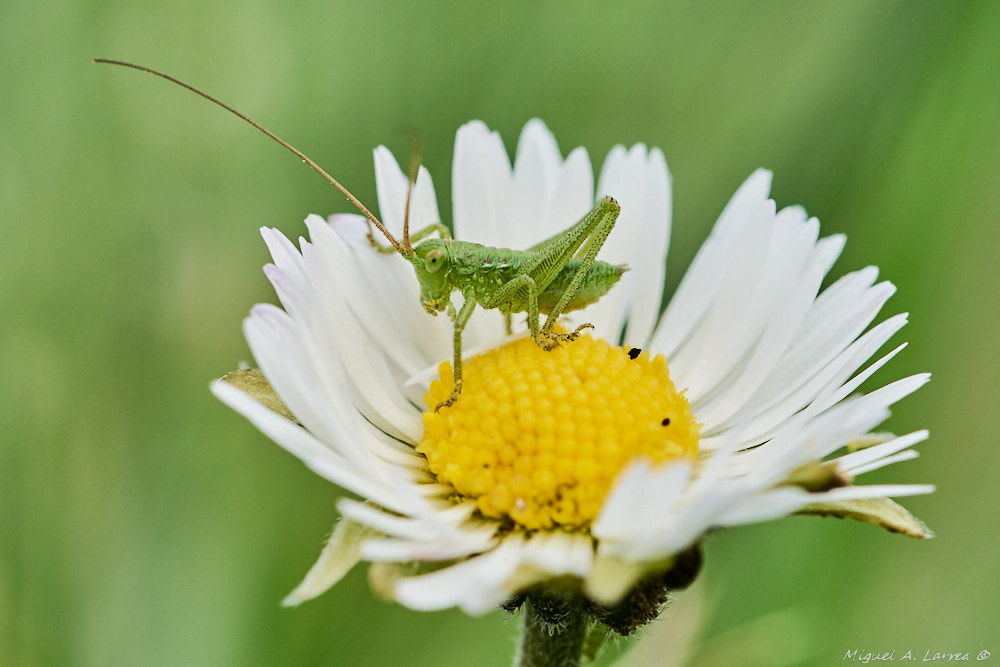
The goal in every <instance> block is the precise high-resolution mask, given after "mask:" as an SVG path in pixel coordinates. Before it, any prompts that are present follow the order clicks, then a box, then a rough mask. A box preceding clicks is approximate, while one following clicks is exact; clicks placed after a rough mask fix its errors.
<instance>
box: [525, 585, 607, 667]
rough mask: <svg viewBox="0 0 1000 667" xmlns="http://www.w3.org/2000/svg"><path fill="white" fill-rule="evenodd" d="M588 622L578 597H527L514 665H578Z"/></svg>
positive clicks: (535, 666)
mask: <svg viewBox="0 0 1000 667" xmlns="http://www.w3.org/2000/svg"><path fill="white" fill-rule="evenodd" d="M589 624H590V618H589V616H588V615H587V613H586V612H585V611H584V608H583V604H582V601H581V600H579V599H576V598H571V599H564V598H554V597H548V596H539V595H530V596H528V599H527V600H525V602H524V605H523V606H522V607H521V641H520V645H519V646H518V651H517V657H516V658H515V660H514V665H515V667H579V665H580V664H581V662H582V655H583V648H584V639H585V638H586V636H587V627H588V625H589Z"/></svg>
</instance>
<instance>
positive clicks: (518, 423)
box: [417, 335, 699, 530]
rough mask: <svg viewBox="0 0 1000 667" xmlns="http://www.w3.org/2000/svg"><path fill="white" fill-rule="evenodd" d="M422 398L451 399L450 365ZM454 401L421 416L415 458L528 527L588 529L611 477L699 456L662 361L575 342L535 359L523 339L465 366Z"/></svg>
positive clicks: (691, 424) (691, 425)
mask: <svg viewBox="0 0 1000 667" xmlns="http://www.w3.org/2000/svg"><path fill="white" fill-rule="evenodd" d="M439 372H440V376H441V379H439V380H435V381H434V382H433V383H432V384H431V387H430V390H429V391H428V392H427V394H426V395H425V396H424V401H425V402H426V403H427V405H428V406H436V405H437V404H438V403H440V402H442V401H444V400H445V399H447V398H448V397H449V395H450V394H451V390H452V387H453V386H454V384H453V383H454V381H453V379H452V372H451V364H449V363H447V362H445V363H442V364H441V366H440V368H439ZM463 376H464V383H463V387H462V393H461V394H460V395H459V397H458V400H457V401H456V402H455V404H454V405H452V406H450V407H445V408H442V409H441V410H440V411H438V412H434V410H433V409H431V410H428V411H427V412H425V413H424V436H423V438H422V440H421V441H420V445H419V446H418V447H417V451H418V452H420V453H422V454H423V455H424V456H426V457H427V461H428V464H429V467H430V470H431V472H433V473H434V474H435V475H436V476H437V478H438V480H439V481H440V482H443V483H446V484H450V485H451V486H452V487H454V489H455V491H456V492H457V493H458V494H460V495H461V496H465V497H468V498H475V499H476V502H477V504H478V507H479V511H480V512H481V513H482V514H483V515H484V516H486V517H490V518H494V519H505V518H509V519H510V520H512V521H513V522H514V523H515V524H517V525H519V526H521V527H522V528H525V529H528V530H537V529H546V528H553V527H562V528H567V529H586V528H587V527H588V526H589V524H590V523H591V522H592V521H593V520H594V518H595V517H596V516H597V513H598V511H599V510H600V508H601V505H602V503H603V502H604V497H605V496H606V495H607V493H608V490H609V489H610V488H611V484H612V482H613V481H614V479H615V476H616V475H617V474H618V472H619V471H620V470H621V469H622V468H623V467H624V466H625V464H627V463H628V462H629V461H630V460H632V459H633V458H635V457H638V456H642V457H645V458H647V459H649V460H652V461H654V462H656V463H661V462H664V461H668V460H670V459H673V458H675V457H678V456H685V457H694V456H695V455H696V454H697V452H698V429H699V425H698V424H697V423H695V421H694V417H693V415H692V414H691V407H690V405H689V404H688V401H687V399H685V398H684V396H683V395H682V394H681V393H680V392H678V391H677V389H676V388H675V387H674V384H673V382H671V381H670V376H669V374H668V372H667V362H666V360H665V359H664V358H663V356H662V355H657V356H656V357H654V358H652V359H650V358H649V354H648V353H647V352H642V353H638V351H637V350H635V349H632V350H631V351H629V350H627V349H625V348H621V347H612V346H611V345H609V344H608V343H607V342H605V341H603V340H594V339H592V338H591V337H590V336H587V335H584V336H581V337H580V338H578V339H577V340H575V341H573V342H569V343H563V344H562V345H560V346H559V347H557V348H556V349H554V350H552V351H548V352H546V351H543V350H542V349H541V348H540V347H539V346H538V345H536V344H535V342H534V340H532V339H531V338H525V339H521V340H518V341H515V342H513V343H510V344H508V345H505V346H504V347H501V348H498V349H496V350H492V351H490V352H488V353H486V354H484V355H480V356H478V357H474V358H472V359H470V360H468V361H467V362H465V364H464V367H463Z"/></svg>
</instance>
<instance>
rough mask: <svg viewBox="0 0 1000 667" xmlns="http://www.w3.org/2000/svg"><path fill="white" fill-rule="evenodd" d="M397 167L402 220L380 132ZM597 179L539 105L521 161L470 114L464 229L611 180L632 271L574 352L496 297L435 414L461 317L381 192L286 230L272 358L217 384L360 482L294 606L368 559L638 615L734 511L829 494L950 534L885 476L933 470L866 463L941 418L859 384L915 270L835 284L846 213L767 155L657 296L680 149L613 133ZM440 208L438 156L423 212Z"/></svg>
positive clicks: (579, 206)
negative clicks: (831, 223)
mask: <svg viewBox="0 0 1000 667" xmlns="http://www.w3.org/2000/svg"><path fill="white" fill-rule="evenodd" d="M375 175H376V182H377V185H378V200H379V210H380V211H381V213H382V216H383V222H384V224H385V225H386V227H387V228H388V229H389V230H390V231H391V232H393V233H394V234H396V235H398V236H401V235H402V233H401V232H402V228H403V218H404V212H405V208H406V201H407V185H408V179H407V177H406V176H404V174H403V172H402V171H401V170H400V168H399V166H398V165H397V163H396V161H395V160H394V159H393V157H392V155H391V154H390V153H389V151H388V150H387V149H385V148H384V147H380V148H378V149H376V150H375ZM593 179H594V177H593V171H592V168H591V164H590V160H589V158H588V155H587V153H586V151H585V150H584V149H582V148H577V149H575V150H573V151H572V152H570V153H569V155H568V156H567V157H566V158H565V159H564V158H563V157H562V155H561V153H560V151H559V149H558V147H557V145H556V141H555V139H554V138H553V136H552V134H551V133H550V132H549V131H548V129H547V128H546V127H545V125H544V124H543V123H542V122H541V121H538V120H533V121H531V122H529V123H528V124H527V125H526V126H525V128H524V130H523V132H522V134H521V138H520V141H519V143H518V146H517V153H516V158H515V160H514V164H513V167H511V163H510V160H509V158H508V156H507V152H506V150H505V148H504V145H503V143H502V142H501V139H500V137H499V135H498V134H496V133H495V132H490V131H489V130H488V129H487V127H486V126H485V125H484V124H483V123H481V122H478V121H474V122H471V123H468V124H467V125H464V126H463V127H462V128H460V129H459V131H458V135H457V138H456V144H455V156H454V166H453V221H454V232H455V238H457V239H460V240H464V241H476V242H478V243H482V244H484V245H487V246H495V247H499V248H529V247H531V246H532V245H534V244H537V243H539V242H540V241H542V240H543V239H546V238H549V237H551V236H552V235H553V234H556V233H558V232H560V231H561V230H564V229H566V228H567V227H569V226H570V225H572V224H573V223H574V222H576V221H577V220H579V219H580V218H581V217H582V216H583V215H584V214H585V213H586V212H587V211H589V210H590V209H591V208H592V207H593V206H594V202H595V201H596V200H598V199H600V198H601V197H604V196H605V195H610V196H612V197H614V198H615V199H616V200H617V201H618V202H619V203H620V205H621V214H620V217H619V219H618V221H617V223H616V226H615V228H614V229H613V231H612V232H611V235H610V237H609V238H608V239H607V242H606V243H605V245H604V246H603V248H602V249H601V253H600V255H599V258H600V259H601V260H602V261H605V262H610V263H614V264H627V265H628V269H629V270H628V271H627V272H626V273H625V274H624V275H623V276H622V277H621V280H620V281H619V283H618V284H617V285H615V286H614V287H613V288H611V289H610V291H608V293H607V294H605V295H604V296H603V297H602V298H600V300H599V301H597V302H596V303H594V304H593V305H591V306H589V307H587V308H585V309H583V310H580V311H576V312H573V313H571V314H570V316H571V324H570V326H573V325H575V324H580V323H584V322H586V323H592V324H593V325H594V330H593V332H592V334H593V335H592V336H591V335H585V336H581V337H580V338H579V339H578V340H576V341H574V342H571V343H564V344H562V345H561V346H559V347H558V348H556V349H555V350H553V351H548V352H546V351H542V350H541V349H540V348H539V347H538V345H536V344H535V343H534V341H533V340H532V339H531V338H530V337H527V336H526V335H525V333H524V332H523V331H521V332H520V333H519V332H518V328H519V327H520V328H521V329H524V328H525V327H524V322H523V317H521V316H520V315H515V316H514V318H513V321H514V328H515V332H514V333H513V334H510V333H509V332H508V330H507V327H506V324H505V321H504V317H503V316H502V315H501V314H499V313H498V312H496V311H483V310H482V309H477V311H476V312H475V314H474V315H473V316H472V319H471V321H470V322H469V324H468V326H467V327H466V329H465V332H464V349H465V350H467V351H468V354H467V355H466V359H467V361H466V362H465V364H464V368H465V375H464V377H465V384H464V386H463V389H462V393H461V394H460V396H459V398H458V400H457V402H456V403H455V404H454V405H452V406H449V407H445V408H443V409H441V410H439V411H434V410H428V409H427V407H426V406H427V405H430V406H435V405H437V404H438V402H440V401H441V400H443V398H445V397H447V396H448V395H449V393H450V391H451V388H452V384H451V383H452V379H451V369H450V364H449V363H447V362H443V363H442V360H446V359H450V356H451V351H452V336H453V332H452V324H451V322H450V321H448V318H447V317H437V318H433V317H430V316H429V315H428V314H427V312H425V310H424V308H423V307H422V306H421V302H420V293H419V286H418V283H417V281H416V279H415V278H414V274H413V271H412V268H411V267H410V266H409V263H408V262H406V261H403V260H402V259H401V258H400V257H398V256H396V255H395V254H387V253H383V252H378V251H377V250H376V248H375V247H373V245H372V243H371V242H370V239H369V237H368V224H367V221H366V220H365V219H364V218H362V217H361V216H359V215H334V216H332V217H331V218H330V219H329V220H324V219H322V218H320V217H318V216H310V217H309V218H307V219H306V227H307V228H308V230H309V239H308V240H306V239H300V240H299V244H298V248H296V246H295V245H294V244H293V243H292V242H291V241H290V240H288V239H287V238H285V237H284V236H283V235H282V234H281V233H280V232H278V231H277V230H274V229H267V228H265V229H263V230H262V234H263V237H264V240H265V242H266V243H267V246H268V248H269V250H270V252H271V256H272V257H273V263H272V264H268V265H267V266H266V267H265V269H264V270H265V273H266V274H267V277H268V278H269V279H270V281H271V283H272V284H273V285H274V288H275V290H276V292H277V294H278V298H279V299H280V302H281V307H277V306H274V305H269V304H262V305H257V306H255V307H254V308H253V310H252V311H251V313H250V316H249V317H248V318H247V319H246V321H245V323H244V331H245V334H246V338H247V341H248V342H249V345H250V348H251V349H252V351H253V354H254V357H255V359H256V361H257V363H258V364H259V367H260V370H259V371H255V370H251V371H242V372H237V373H234V374H231V375H229V376H227V377H226V378H223V379H221V380H218V381H216V382H215V383H214V384H213V385H212V390H213V391H214V392H215V394H216V395H217V396H218V397H219V398H220V399H221V400H222V401H224V402H225V403H226V404H228V405H229V406H230V407H232V408H233V409H235V410H236V411H237V412H239V413H240V414H242V415H243V416H244V417H246V418H247V419H249V420H250V421H251V422H252V423H253V424H254V425H256V426H257V427H258V428H259V429H260V430H261V431H263V432H264V433H265V434H267V435H268V436H269V437H270V438H272V439H273V440H274V441H275V442H277V443H278V444H279V445H281V446H282V447H284V448H285V449H287V450H288V451H289V452H291V453H292V454H294V455H295V456H297V457H298V458H299V459H301V460H302V461H303V462H304V463H305V464H306V465H307V466H309V467H310V468H311V469H312V470H313V471H315V472H316V473H317V474H319V475H321V476H322V477H324V478H326V479H327V480H329V481H331V482H333V483H334V484H336V485H338V486H340V487H341V488H343V489H345V490H347V491H350V492H352V493H353V494H356V495H357V496H358V498H359V499H354V498H343V499H341V500H340V501H339V503H338V509H339V511H340V514H341V519H340V521H339V522H338V523H337V525H336V526H335V528H334V530H333V533H332V535H331V537H330V539H329V541H328V543H327V545H326V547H325V549H324V550H323V551H322V553H321V555H320V558H319V561H318V562H317V563H316V565H315V566H314V567H313V568H312V570H311V571H310V572H309V573H308V575H307V576H306V578H305V580H304V581H303V582H302V584H301V585H300V586H299V587H298V588H296V589H295V590H294V591H293V592H292V593H291V594H290V595H289V597H288V598H287V600H286V603H288V604H297V603H299V602H302V601H303V600H306V599H309V598H311V597H313V596H315V595H318V594H319V593H321V592H323V591H324V590H326V589H327V588H329V587H330V586H332V585H333V584H334V583H336V582H337V581H338V580H339V579H340V578H341V577H342V576H343V575H344V574H345V573H346V572H347V571H348V570H349V569H350V568H351V567H353V566H354V565H355V564H356V563H358V562H360V561H362V560H365V561H369V562H370V563H371V567H370V568H369V577H370V580H371V582H372V585H373V586H374V587H375V589H376V590H377V591H378V592H379V593H380V594H383V595H386V596H389V597H391V598H392V599H395V600H397V601H399V602H400V603H402V604H404V605H406V606H408V607H411V608H413V609H419V610H434V609H444V608H448V607H453V606H457V607H460V608H461V609H463V610H465V611H466V612H468V613H470V614H482V613H484V612H486V611H488V610H491V609H495V608H497V607H498V606H506V607H507V608H509V609H510V608H514V607H516V606H517V605H518V604H519V603H521V602H523V601H524V600H525V599H528V600H529V601H533V603H534V607H535V612H536V613H538V614H539V615H540V616H542V617H543V621H549V622H553V623H555V621H553V620H552V618H549V617H551V616H553V615H556V616H557V615H558V614H557V613H556V612H552V610H551V609H549V610H548V611H546V604H545V600H546V599H547V598H545V597H544V596H543V595H541V594H538V593H537V592H538V591H559V594H560V595H563V598H562V599H564V600H570V599H572V600H575V601H576V602H574V603H573V604H578V605H581V606H580V608H581V609H583V610H584V611H585V615H586V616H587V617H589V618H591V619H596V620H597V621H600V622H602V623H604V624H605V625H607V626H608V627H610V628H611V629H612V630H615V631H617V632H619V633H620V634H628V633H629V632H631V631H632V630H633V629H634V628H635V627H638V625H641V623H643V622H645V621H647V620H650V619H651V618H652V617H655V614H656V612H657V611H658V609H659V607H658V605H659V604H660V603H662V601H663V599H664V596H663V594H662V593H663V592H664V591H666V590H669V589H673V588H680V587H683V586H684V585H686V584H687V583H689V582H690V580H691V579H692V578H693V576H694V574H695V573H696V572H697V569H698V565H699V564H700V551H699V550H698V545H699V544H700V542H701V540H702V539H703V538H704V537H705V535H706V534H707V533H709V532H711V531H714V530H716V529H718V528H722V527H727V526H735V525H740V524H746V523H751V522H757V521H766V520H770V519H776V518H779V517H783V516H786V515H789V514H793V513H811V514H819V515H828V516H841V517H852V518H856V519H860V520H863V521H868V522H872V523H876V524H878V525H881V526H883V527H885V528H887V529H889V530H892V531H896V532H902V533H905V534H908V535H912V536H916V537H928V536H929V535H930V534H929V531H927V529H926V528H925V527H924V526H923V524H921V523H920V522H919V521H918V520H916V519H915V518H914V517H912V516H911V515H910V514H909V513H908V512H907V511H906V510H904V509H903V508H902V507H901V506H899V505H897V504H896V503H894V502H893V501H891V500H889V499H888V498H889V497H899V496H908V495H913V494H923V493H929V492H931V491H932V490H933V487H931V486H926V485H858V484H856V483H855V480H856V479H857V478H858V477H859V476H860V475H862V474H863V473H866V472H869V471H871V470H875V469H877V468H881V467H883V466H886V465H889V464H891V463H896V462H899V461H903V460H906V459H910V458H913V457H915V456H916V452H914V451H913V450H912V449H911V447H912V446H913V445H915V444H916V443H918V442H920V441H922V440H924V439H925V438H926V437H927V432H926V431H916V432H913V433H909V434H907V435H902V436H895V435H891V434H885V433H877V432H874V431H873V429H875V428H876V427H877V425H878V424H879V423H881V422H882V421H883V420H885V419H886V417H887V416H888V414H889V407H890V406H891V405H892V404H893V403H895V402H896V401H898V400H899V399H901V398H903V397H904V396H906V395H908V394H910V393H911V392H913V391H914V390H916V389H917V388H918V387H920V386H921V385H922V384H923V383H924V382H925V381H926V380H927V377H928V376H927V375H925V374H921V375H915V376H912V377H908V378H905V379H902V380H898V381H895V382H892V383H890V384H887V385H886V386H884V387H881V388H879V389H876V390H874V391H870V392H869V393H867V394H860V393H858V392H857V390H858V387H859V386H860V385H861V384H862V383H863V382H865V381H866V380H867V379H868V378H869V377H870V376H871V375H872V374H873V373H875V371H877V370H878V369H880V368H881V367H882V366H883V365H884V364H885V363H886V362H888V361H889V360H890V359H891V358H892V357H894V356H895V355H896V354H897V353H898V352H899V351H900V350H901V349H902V348H903V345H900V346H898V347H896V348H895V349H892V350H891V351H890V352H888V353H887V354H884V355H883V356H881V357H879V358H877V360H876V361H874V362H870V359H872V358H873V356H874V355H875V354H876V353H877V352H878V351H879V350H880V348H882V346H883V345H884V344H885V343H886V342H887V341H888V340H889V339H890V337H891V336H892V335H893V334H894V333H896V332H897V331H898V330H899V329H900V328H901V327H902V326H903V325H904V324H905V322H906V315H895V316H893V317H890V318H888V319H886V320H884V321H882V322H881V323H879V324H876V325H874V326H871V325H872V322H873V321H874V320H875V318H876V317H877V315H878V313H879V311H880V310H881V308H882V306H883V304H884V303H885V302H886V300H887V299H888V298H889V297H890V296H891V295H892V293H893V291H894V287H893V286H892V285H891V284H890V283H888V282H884V281H883V282H877V270H876V269H875V268H874V267H867V268H864V269H861V270H859V271H855V272H853V273H850V274H848V275H846V276H844V277H842V278H840V279H839V280H837V281H835V282H833V283H832V284H831V285H830V286H829V287H827V288H826V289H821V286H822V283H823V281H824V278H825V277H826V275H827V273H828V272H829V270H830V267H831V266H832V265H833V263H834V261H835V260H836V259H837V256H838V255H839V254H840V251H841V249H842V248H843V245H844V241H845V239H844V236H842V235H833V236H827V237H825V238H820V237H819V223H818V222H817V220H816V219H815V218H810V217H808V216H807V215H806V213H805V211H804V210H803V209H802V208H799V207H789V208H784V209H781V210H780V211H779V210H777V208H776V206H775V203H774V202H773V201H772V200H771V199H769V197H768V193H769V189H770V182H771V174H770V173H769V172H767V171H763V170H761V171H757V172H755V173H754V174H752V175H751V176H750V178H748V179H747V180H746V182H745V183H744V184H743V185H742V186H741V187H740V188H739V189H738V190H737V192H736V194H735V195H734V196H733V198H732V200H731V201H730V202H729V204H728V205H727V206H726V207H725V210H724V211H723V212H722V214H721V216H720V217H719V219H718V222H717V223H716V224H715V227H714V228H713V230H712V232H711V234H710V235H709V237H708V239H707V240H706V241H705V244H704V245H703V246H702V248H701V250H700V251H699V252H698V254H697V256H696V257H695V259H694V261H693V262H692V264H691V266H690V267H689V268H688V270H687V273H686V274H685V276H684V278H683V280H682V281H681V283H680V286H679V287H678V288H677V291H676V293H675V294H674V295H673V297H672V298H671V299H670V300H669V303H668V305H667V306H666V310H665V311H664V312H663V314H662V316H661V314H660V307H661V301H662V297H663V294H662V292H663V284H664V271H665V264H666V263H665V258H666V252H667V246H668V243H669V237H670V225H671V213H670V211H671V186H670V174H669V172H668V170H667V165H666V162H665V160H664V157H663V154H662V153H661V152H660V151H659V150H657V149H652V150H649V149H647V147H646V146H644V145H641V144H639V145H636V146H633V147H632V148H631V149H626V148H624V147H622V146H617V147H615V148H614V149H612V151H611V153H610V154H609V155H608V157H607V159H606V160H605V162H604V166H603V167H602V169H601V173H600V178H599V179H598V183H597V187H596V190H595V187H594V181H593ZM441 219H442V218H441V216H440V215H439V213H438V208H437V202H436V199H435V195H434V188H433V185H432V182H431V177H430V175H429V174H428V173H427V171H426V170H424V169H421V170H420V172H419V175H418V177H417V180H416V183H415V186H414V188H413V193H412V201H411V204H410V224H411V227H412V228H414V229H420V228H421V227H424V226H427V225H430V224H433V223H437V222H440V221H441ZM456 304H457V306H459V307H460V306H461V299H460V298H458V299H457V300H456ZM532 595H535V597H534V598H532V597H531V596H532ZM639 599H642V600H647V599H652V600H653V603H652V606H653V608H652V609H646V608H640V607H641V605H639V603H638V602H637V600H639ZM556 606H558V605H556ZM563 607H565V605H563ZM557 611H558V610H557ZM563 611H565V608H563V609H562V611H559V613H562V612H563ZM547 614H548V616H547Z"/></svg>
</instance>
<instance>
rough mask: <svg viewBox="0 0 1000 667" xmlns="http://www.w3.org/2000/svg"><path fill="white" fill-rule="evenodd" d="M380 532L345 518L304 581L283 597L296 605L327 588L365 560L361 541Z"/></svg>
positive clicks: (288, 602)
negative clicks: (362, 559) (362, 556)
mask: <svg viewBox="0 0 1000 667" xmlns="http://www.w3.org/2000/svg"><path fill="white" fill-rule="evenodd" d="M379 535H380V533H378V532H377V531H375V530H373V529H371V528H369V527H368V526H366V525H364V524H361V523H358V522H357V521H354V520H352V519H346V518H341V519H340V521H338V522H337V524H336V525H335V526H334V527H333V533H332V534H331V535H330V539H329V540H327V542H326V546H325V547H323V551H322V552H320V554H319V559H318V560H317V561H316V564H315V565H313V566H312V568H310V570H309V572H308V573H307V574H306V577H305V579H303V580H302V583H301V584H299V585H298V586H296V587H295V590H294V591H292V592H291V593H289V594H288V595H287V596H286V597H285V599H284V600H282V601H281V604H282V606H285V607H294V606H296V605H299V604H302V603H303V602H305V601H306V600H311V599H313V598H314V597H316V596H318V595H320V594H321V593H324V592H325V591H327V590H328V589H329V588H330V587H331V586H333V585H334V584H335V583H337V582H338V581H340V580H341V579H342V578H343V577H344V575H345V574H347V573H348V572H349V571H350V570H351V568H353V567H354V566H355V565H357V563H358V562H359V561H360V560H361V543H362V542H363V541H364V540H365V539H367V538H369V537H377V536H379Z"/></svg>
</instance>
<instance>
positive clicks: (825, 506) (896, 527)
mask: <svg viewBox="0 0 1000 667" xmlns="http://www.w3.org/2000/svg"><path fill="white" fill-rule="evenodd" d="M796 514H814V515H819V516H835V517H838V518H841V519H845V518H846V519H857V520H858V521H866V522H868V523H874V524H875V525H876V526H882V527H883V528H885V529H886V530H888V531H890V532H893V533H901V534H903V535H909V536H910V537H918V538H921V539H928V538H931V537H934V533H933V532H931V530H930V529H929V528H928V527H927V526H925V525H924V522H923V521H921V520H920V519H918V518H917V517H915V516H913V515H912V514H910V512H909V511H908V510H907V509H906V508H905V507H903V506H902V505H900V504H899V503H897V502H895V501H893V500H890V499H889V498H863V499H859V500H841V501H834V502H826V503H822V502H821V503H810V504H809V505H806V506H805V507H803V508H802V509H800V510H799V511H797V512H796Z"/></svg>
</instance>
